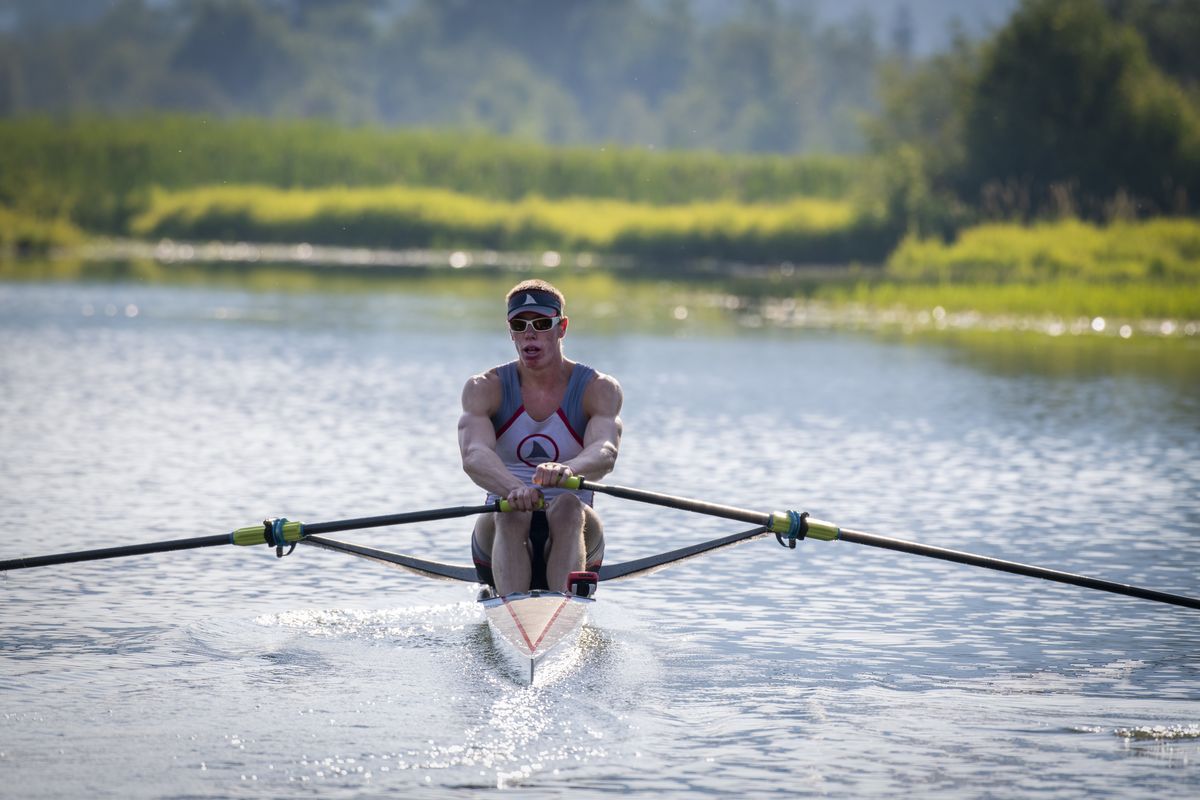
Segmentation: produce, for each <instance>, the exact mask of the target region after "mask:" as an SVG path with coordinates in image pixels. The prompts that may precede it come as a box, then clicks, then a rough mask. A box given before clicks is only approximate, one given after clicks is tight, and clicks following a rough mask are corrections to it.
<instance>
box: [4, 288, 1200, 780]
mask: <svg viewBox="0 0 1200 800" xmlns="http://www.w3.org/2000/svg"><path fill="white" fill-rule="evenodd" d="M505 283H506V281H504V280H496V281H491V282H487V281H484V282H483V283H482V284H481V283H480V282H479V281H474V282H467V281H466V280H465V279H464V282H463V284H462V286H461V287H458V286H456V285H454V284H453V282H446V281H442V282H438V283H436V284H433V283H422V282H419V281H418V282H412V283H411V284H409V283H405V282H403V281H400V282H381V283H379V284H378V285H377V286H374V287H372V286H366V287H365V288H364V287H363V286H357V287H350V288H346V287H341V286H336V287H334V286H330V285H325V284H323V283H322V282H320V281H314V283H313V285H312V286H311V287H308V288H305V287H304V286H296V285H289V286H288V287H286V288H284V289H280V288H278V287H273V286H272V285H271V282H270V280H265V279H261V280H257V281H255V280H252V281H250V282H249V283H244V284H239V283H238V282H235V281H229V282H226V283H225V284H223V285H220V286H218V287H217V288H212V287H211V286H209V287H204V286H187V285H179V284H175V285H172V284H146V283H143V282H139V281H135V280H123V279H114V280H105V281H66V282H44V281H16V282H14V281H9V282H5V283H0V337H2V339H0V508H2V509H3V516H4V521H5V530H4V535H3V537H2V538H0V558H11V557H16V556H24V555H32V554H40V553H48V552H58V551H64V550H77V549H84V548H89V547H99V546H108V545H117V544H129V543H136V542H142V541H154V540H160V539H170V538H181V537H189V536H202V535H208V534H215V533H222V532H226V531H228V530H230V529H232V528H235V527H240V526H245V525H251V524H254V523H256V522H257V521H259V520H261V519H263V518H264V517H266V516H277V515H282V516H287V517H289V518H291V519H299V520H303V521H308V522H317V521H324V520H332V519H340V518H345V517H358V516H364V515H368V514H383V513H392V512H399V511H409V510H418V509H423V508H431V507H440V506H448V505H461V504H474V503H477V502H480V501H481V498H482V493H481V492H480V491H479V490H478V489H476V488H475V487H474V486H473V485H472V484H471V483H470V482H469V481H468V480H467V479H466V478H465V477H464V476H463V474H462V472H461V469H460V467H459V464H458V453H457V448H456V442H455V422H456V419H457V416H458V399H459V392H460V390H461V387H462V384H463V381H464V380H465V379H466V377H467V376H468V375H470V374H472V373H474V372H477V371H480V370H482V369H484V368H486V367H488V366H491V365H494V364H497V363H500V362H502V361H504V360H507V359H508V358H510V349H509V347H510V346H509V344H508V342H507V339H506V336H505V334H504V333H503V330H502V319H501V318H500V316H499V313H498V309H499V301H498V299H495V298H497V297H498V295H500V294H501V293H502V291H503V289H504V288H505V286H504V284H505ZM335 289H336V290H335ZM591 291H594V292H595V293H596V295H595V296H591V295H590V294H588V293H589V292H591ZM575 292H576V295H577V296H576V297H575V298H574V299H573V300H572V305H571V308H569V309H568V310H569V311H571V312H573V319H572V327H571V329H570V332H569V335H568V338H567V352H568V355H569V356H572V357H574V358H576V359H578V360H582V361H585V362H587V363H591V364H593V365H594V366H596V367H598V368H600V369H602V370H604V371H608V372H611V373H613V374H615V375H616V376H617V377H619V378H620V379H621V381H622V383H623V385H624V388H625V395H626V404H625V408H624V411H623V418H624V421H625V440H624V442H623V445H622V453H621V457H620V460H619V463H618V467H617V470H616V471H615V472H614V473H613V474H612V475H611V476H610V477H609V478H608V480H609V481H610V482H612V483H617V484H622V485H629V486H636V487H641V488H646V489H653V490H658V491H664V492H670V493H674V494H681V495H685V496H690V497H696V498H702V499H706V500H711V501H715V502H723V503H729V504H734V505H740V506H745V507H750V508H757V509H761V510H768V511H769V510H776V509H786V508H792V509H797V510H807V511H811V512H812V513H813V515H814V516H817V517H820V518H823V519H828V520H832V521H835V522H837V523H840V524H842V525H844V526H846V527H851V528H856V529H860V530H867V531H872V532H877V533H881V534H885V535H891V536H897V537H901V538H908V539H914V540H917V541H921V542H925V543H929V544H934V545H939V546H944V547H951V548H956V549H961V550H967V551H971V552H977V553H982V554H986V555H991V556H997V557H1000V558H1007V559H1012V560H1017V561H1023V562H1026V563H1032V564H1038V565H1042V566H1047V567H1052V568H1056V569H1062V570H1067V571H1073V572H1080V573H1085V574H1089V575H1097V576H1100V577H1105V578H1109V579H1113V580H1118V581H1122V582H1129V583H1135V584H1139V585H1144V586H1149V587H1153V588H1157V589H1160V590H1164V591H1170V592H1176V593H1182V594H1189V595H1198V594H1200V458H1198V454H1200V347H1198V346H1197V345H1200V343H1198V342H1195V341H1194V340H1193V341H1190V342H1178V341H1177V342H1147V341H1139V340H1138V339H1137V337H1135V338H1134V339H1133V340H1130V341H1103V342H1098V341H1095V340H1093V339H1079V340H1078V341H1074V340H1073V341H1051V340H1050V339H1049V337H1044V336H1028V337H1017V336H1010V335H1008V334H996V335H995V336H994V337H993V338H991V339H989V338H988V337H987V335H983V336H982V337H975V338H951V337H948V336H941V337H937V336H933V337H924V338H921V337H917V338H913V337H904V336H901V335H896V336H885V335H871V334H866V333H854V332H846V331H836V330H808V329H797V330H780V329H773V328H770V327H764V328H753V329H751V328H746V327H744V326H742V325H739V324H738V321H737V318H736V317H735V316H733V315H725V316H722V314H723V313H724V312H721V311H713V310H712V308H714V307H715V308H720V307H721V304H719V303H718V304H716V306H712V305H711V304H710V306H709V307H708V310H704V309H701V308H692V309H691V311H690V313H686V314H685V313H681V311H680V309H684V311H688V309H689V306H688V304H689V303H693V302H694V301H695V297H696V295H694V294H690V295H689V294H686V293H677V290H675V289H673V288H671V287H669V286H665V285H649V286H642V287H640V288H638V287H622V286H621V285H619V284H617V285H610V283H605V282H604V281H603V280H595V281H591V282H584V283H581V284H579V285H578V286H577V287H575ZM597 507H598V508H599V509H600V511H601V513H602V514H603V515H604V517H605V520H606V523H607V528H608V542H609V544H608V551H607V560H608V561H609V562H617V561H623V560H626V559H629V558H635V557H638V556H642V555H647V554H650V553H654V552H659V551H662V550H666V549H670V548H673V547H677V546H681V545H683V544H686V543H690V542H696V541H700V540H702V539H705V538H711V537H715V536H718V535H722V534H724V533H728V532H733V531H736V530H740V529H742V528H743V527H745V526H742V525H740V524H739V523H732V524H731V523H727V522H722V521H720V520H715V519H708V518H704V517H696V516H692V515H688V514H685V513H681V512H673V511H666V510H662V509H657V508H654V507H650V506H645V505H638V504H635V503H631V502H628V501H622V500H617V499H614V498H609V497H599V498H598V500H597ZM468 528H469V523H468V522H466V521H462V520H459V521H447V522H440V523H433V524H424V525H414V526H405V527H397V528H391V529H377V530H372V531H364V532H360V533H357V534H345V535H344V538H347V539H352V540H354V541H360V542H364V543H368V544H372V545H376V546H380V547H384V548H387V549H392V550H398V551H403V552H408V553H413V554H417V555H422V556H426V557H432V558H436V559H439V560H448V561H456V562H466V561H468V560H469V556H468V534H467V531H468ZM474 597H475V589H474V587H473V586H468V585H465V584H455V583H448V582H438V581H431V580H428V579H424V578H421V577H418V576H414V575H410V574H407V573H403V572H400V571H395V570H389V569H386V568H384V567H382V566H379V565H377V564H374V563H371V562H367V561H363V560H359V559H354V558H351V557H349V556H345V555H342V554H337V553H330V552H326V551H321V550H318V549H316V548H310V547H299V548H297V550H296V552H295V553H294V554H292V555H291V556H290V557H288V558H285V559H282V560H279V559H276V558H275V557H274V554H273V552H272V551H271V550H269V549H268V548H265V547H262V548H253V549H251V548H234V547H216V548H209V549H205V550H193V551H186V552H180V553H174V554H160V555H152V556H143V557H137V558H127V559H121V560H112V561H103V562H92V563H87V564H76V565H68V566H59V567H51V568H45V569H38V570H24V571H17V572H10V573H8V574H6V575H4V576H2V577H0V607H2V608H3V613H2V614H0V775H2V776H3V782H4V785H3V789H0V794H2V795H5V796H11V797H21V798H65V797H84V796H87V797H114V798H117V797H119V798H129V797H133V798H139V797H178V798H202V797H214V798H215V797H308V796H314V797H315V796H320V797H324V798H340V797H346V798H350V797H354V798H358V797H372V796H384V795H404V794H412V795H416V796H422V795H438V796H443V795H457V796H474V795H477V794H491V793H494V792H496V791H497V790H498V789H506V790H511V791H512V792H514V793H515V794H516V795H518V796H535V797H558V796H564V795H566V794H568V793H573V792H577V791H583V792H586V793H587V794H589V795H595V794H617V793H625V792H634V793H637V794H651V793H653V794H655V795H657V796H661V797H682V796H684V795H691V794H692V793H694V792H699V793H704V794H745V795H750V796H767V795H780V796H794V795H821V796H833V797H858V796H864V795H867V796H896V795H902V794H906V795H907V794H916V795H921V796H956V797H957V796H998V797H1003V796H1020V797H1026V796H1031V795H1044V796H1055V797H1072V796H1080V797H1082V796H1087V797H1093V796H1114V797H1118V796H1119V797H1125V796H1141V797H1185V796H1195V794H1196V793H1197V791H1200V612H1197V611H1190V610H1186V609H1182V608H1175V607H1170V606H1164V605H1158V604H1154V603H1150V602H1145V601H1138V600H1133V599H1129V598H1123V597H1118V596H1115V595H1106V594H1102V593H1099V592H1094V591H1088V590H1084V589H1078V588H1074V587H1068V586H1061V585H1057V584H1049V583H1046V582H1043V581H1038V580H1034V579H1030V578H1022V577H1016V576H1009V575H1005V574H1001V573H994V572H987V571H984V570H980V569H976V568H971V567H966V566H959V565H954V564H946V563H942V562H935V561H931V560H929V559H924V558H920V557H916V556H911V555H903V554H898V553H891V552H887V551H882V550H876V549H872V548H867V547H862V546H858V545H854V544H850V543H846V542H832V543H824V542H817V541H805V542H802V543H800V545H799V546H798V547H797V549H796V550H794V551H792V550H787V549H784V548H780V547H779V546H778V545H777V544H776V543H775V542H774V541H773V540H765V539H764V540H758V541H755V542H752V543H748V544H745V545H743V546H740V547H737V548H733V549H730V550H726V551H722V552H720V553H718V554H714V555H711V556H708V557H706V558H701V559H696V560H693V561H689V562H687V563H685V564H681V565H679V566H677V567H675V568H673V569H670V570H667V571H664V572H660V573H657V574H654V575H651V576H646V577H642V578H638V579H634V580H629V581H625V582H619V583H614V584H611V585H604V586H602V587H601V590H600V593H599V595H598V597H599V602H598V603H597V604H596V606H595V609H594V612H593V613H592V615H591V617H590V622H589V623H588V625H587V626H586V627H585V628H584V629H583V631H582V633H581V634H580V636H579V639H578V641H576V642H574V643H573V645H572V646H571V647H569V648H566V649H564V650H563V651H561V652H559V653H556V654H554V655H552V656H551V657H550V659H549V661H548V662H547V663H546V664H544V665H543V667H542V668H541V669H540V672H539V675H538V679H537V681H536V683H535V684H534V685H533V686H529V685H527V681H526V666H525V665H524V664H522V663H521V662H519V661H518V660H516V659H515V658H514V657H512V656H511V655H510V654H509V653H508V652H507V651H506V650H505V649H504V648H503V646H501V645H499V644H498V643H496V642H494V641H493V640H492V637H491V634H490V633H489V631H488V628H487V627H486V625H485V623H484V621H483V617H482V613H481V612H480V610H479V608H478V607H477V606H476V605H475V603H474V602H473V601H474Z"/></svg>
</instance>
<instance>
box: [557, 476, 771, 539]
mask: <svg viewBox="0 0 1200 800" xmlns="http://www.w3.org/2000/svg"><path fill="white" fill-rule="evenodd" d="M563 485H564V486H567V487H568V488H570V487H571V486H578V488H580V489H591V490H592V491H596V492H600V493H602V494H608V495H612V496H613V497H621V498H624V499H626V500H637V501H639V502H642V503H650V504H651V505H656V506H665V507H666V508H677V509H679V510H680V511H695V512H696V513H697V514H708V515H709V516H713V517H722V518H724V519H733V520H737V521H739V522H750V523H753V524H755V525H762V526H764V527H768V528H769V527H770V526H771V515H770V514H764V513H762V512H761V511H751V510H749V509H745V508H737V507H735V506H723V505H719V504H717V503H706V502H704V501H702V500H689V499H688V498H686V497H675V496H673V495H669V494H659V493H658V492H645V491H642V490H641V489H629V488H627V487H625V486H608V485H606V484H602V483H594V482H592V481H589V480H584V479H583V478H568V479H567V481H566V482H564V484H563Z"/></svg>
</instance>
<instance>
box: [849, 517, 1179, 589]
mask: <svg viewBox="0 0 1200 800" xmlns="http://www.w3.org/2000/svg"><path fill="white" fill-rule="evenodd" d="M838 538H839V539H840V540H842V541H845V542H854V543H855V544H865V545H869V546H871V547H881V548H884V549H885V550H896V551H898V552H901V553H913V554H915V555H919V556H927V557H929V558H938V559H941V560H942V561H953V562H955V563H958V564H969V565H971V566H973V567H983V568H984V569H994V570H998V571H1000V572H1010V573H1012V574H1014V575H1025V576H1028V577H1030V578H1041V579H1043V580H1047V581H1055V582H1057V583H1068V584H1071V585H1072V586H1082V587H1084V588H1087V589H1098V590H1099V591H1102V592H1112V593H1113V594H1123V595H1126V596H1128V597H1138V598H1141V599H1143V600H1154V601H1156V602H1159V603H1169V604H1171V605H1176V606H1183V607H1184V608H1197V609H1200V599H1197V598H1194V597H1185V596H1183V595H1178V594H1170V593H1168V592H1159V591H1156V590H1154V589H1143V588H1142V587H1140V586H1130V585H1129V584H1126V583H1116V582H1115V581H1106V580H1102V579H1100V578H1089V577H1088V576H1086V575H1076V574H1074V573H1071V572H1061V571H1059V570H1056V569H1046V568H1045V567H1035V566H1032V565H1030V564H1021V563H1019V562H1016V561H1005V560H1003V559H1000V558H991V557H989V556H978V555H975V554H974V553H964V552H962V551H961V550H948V549H946V548H944V547H934V546H932V545H927V544H918V543H917V542H909V541H905V540H904V539H893V538H891V537H888V536H879V535H877V534H874V533H864V532H863V531H855V530H850V529H848V528H842V529H841V533H840V535H839V536H838Z"/></svg>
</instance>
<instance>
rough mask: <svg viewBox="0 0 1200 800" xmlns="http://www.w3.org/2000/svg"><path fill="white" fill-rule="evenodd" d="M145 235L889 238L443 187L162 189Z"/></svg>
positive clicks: (797, 212) (793, 219) (660, 250)
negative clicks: (511, 198)
mask: <svg viewBox="0 0 1200 800" xmlns="http://www.w3.org/2000/svg"><path fill="white" fill-rule="evenodd" d="M130 230H131V232H132V233H133V234H134V235H136V236H139V237H146V238H163V237H168V238H176V239H192V240H197V239H199V240H207V239H223V240H246V241H259V242H309V243H313V244H327V245H346V246H369V247H388V248H425V247H435V248H450V249H458V248H461V249H492V250H537V249H549V250H563V251H568V252H580V251H587V252H605V253H618V254H621V255H625V256H632V257H636V258H642V259H653V260H657V261H660V262H675V261H679V260H687V259H700V258H719V259H726V260H742V261H750V262H766V261H782V260H794V261H826V262H830V261H833V262H836V261H845V260H850V259H853V258H856V257H857V258H862V259H868V258H870V257H871V256H874V257H875V260H881V259H882V257H883V255H884V254H885V253H886V231H883V230H882V229H881V228H880V226H878V225H877V224H875V223H872V222H871V221H869V220H864V219H863V218H861V217H860V216H859V215H858V214H857V212H856V211H855V210H854V207H853V206H852V205H851V204H850V203H849V202H848V201H841V200H822V199H817V198H797V199H792V200H789V201H786V202H780V203H734V202H729V201H709V202H698V203H689V204H683V205H650V204H645V203H630V202H625V201H619V200H611V199H597V198H585V197H570V198H564V199H561V200H548V199H545V198H542V197H539V196H530V197H525V198H523V199H520V200H515V201H503V200H489V199H485V198H480V197H476V196H472V195H466V194H461V193H457V192H451V191H448V190H444V189H431V188H414V187H403V186H395V187H387V188H348V187H338V188H323V189H293V190H283V189H276V188H272V187H268V186H208V187H201V188H196V189H186V190H181V191H173V192H168V191H163V190H156V191H155V192H154V193H153V194H152V195H151V197H150V199H149V201H148V203H147V209H146V210H145V211H144V212H142V213H141V214H139V215H138V216H136V217H135V218H134V219H133V220H132V222H131V224H130Z"/></svg>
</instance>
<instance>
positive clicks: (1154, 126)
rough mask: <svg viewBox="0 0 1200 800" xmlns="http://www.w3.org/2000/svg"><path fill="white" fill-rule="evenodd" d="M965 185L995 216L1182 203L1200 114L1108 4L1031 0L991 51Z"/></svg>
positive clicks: (1194, 177)
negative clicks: (1107, 10)
mask: <svg viewBox="0 0 1200 800" xmlns="http://www.w3.org/2000/svg"><path fill="white" fill-rule="evenodd" d="M964 144H965V163H964V165H963V169H962V171H961V174H960V176H959V180H958V189H959V191H960V192H961V194H962V196H963V197H965V198H966V199H968V200H970V201H973V202H977V203H980V204H982V205H983V207H984V208H985V209H986V210H987V211H988V212H990V213H991V214H994V215H1016V216H1021V217H1029V216H1032V215H1036V214H1039V213H1046V212H1049V211H1054V210H1056V207H1057V210H1060V211H1061V210H1066V211H1072V212H1078V213H1081V214H1083V215H1084V216H1086V217H1091V218H1097V217H1104V216H1109V215H1111V214H1112V213H1113V211H1114V208H1115V207H1116V205H1120V206H1122V207H1124V208H1126V209H1128V208H1131V207H1132V208H1133V209H1136V211H1137V212H1138V213H1143V214H1148V213H1155V212H1164V211H1172V210H1176V211H1178V210H1183V209H1184V208H1186V206H1187V204H1188V202H1189V199H1188V198H1189V196H1190V197H1191V198H1192V200H1191V202H1194V200H1195V198H1196V197H1197V196H1200V194H1198V192H1200V180H1198V178H1200V175H1198V173H1200V169H1198V166H1200V119H1198V118H1197V114H1196V112H1195V110H1194V109H1193V108H1192V107H1191V106H1190V105H1189V104H1188V102H1187V101H1186V99H1185V98H1184V96H1183V93H1182V92H1181V90H1180V89H1179V88H1178V86H1176V85H1174V84H1172V83H1171V82H1170V81H1169V80H1168V79H1167V78H1165V77H1164V76H1163V75H1162V73H1161V72H1159V71H1158V70H1157V69H1156V68H1155V67H1154V66H1153V65H1152V64H1151V63H1150V61H1149V59H1148V57H1147V53H1146V48H1145V44H1144V42H1143V41H1142V39H1141V38H1140V37H1139V36H1138V34H1137V33H1136V31H1134V30H1133V29H1131V28H1129V27H1126V26H1123V25H1120V24H1118V23H1116V22H1114V21H1113V20H1112V19H1111V18H1110V17H1109V16H1108V15H1107V14H1106V13H1105V11H1104V8H1103V7H1102V6H1101V5H1100V2H1099V0H1027V1H1026V2H1025V3H1024V4H1023V5H1022V7H1021V8H1020V9H1019V10H1018V12H1017V13H1016V14H1015V15H1014V16H1013V18H1012V19H1011V20H1010V22H1009V24H1008V25H1007V26H1006V27H1005V28H1004V29H1003V30H1001V31H1000V33H999V34H998V35H997V37H996V38H995V40H993V41H992V42H991V43H990V44H989V45H988V46H987V48H986V49H985V52H984V55H983V60H982V65H981V70H980V73H979V76H978V79H977V81H976V83H975V85H974V87H973V93H972V96H971V98H970V101H969V105H968V108H967V111H966V117H965V129H964Z"/></svg>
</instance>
